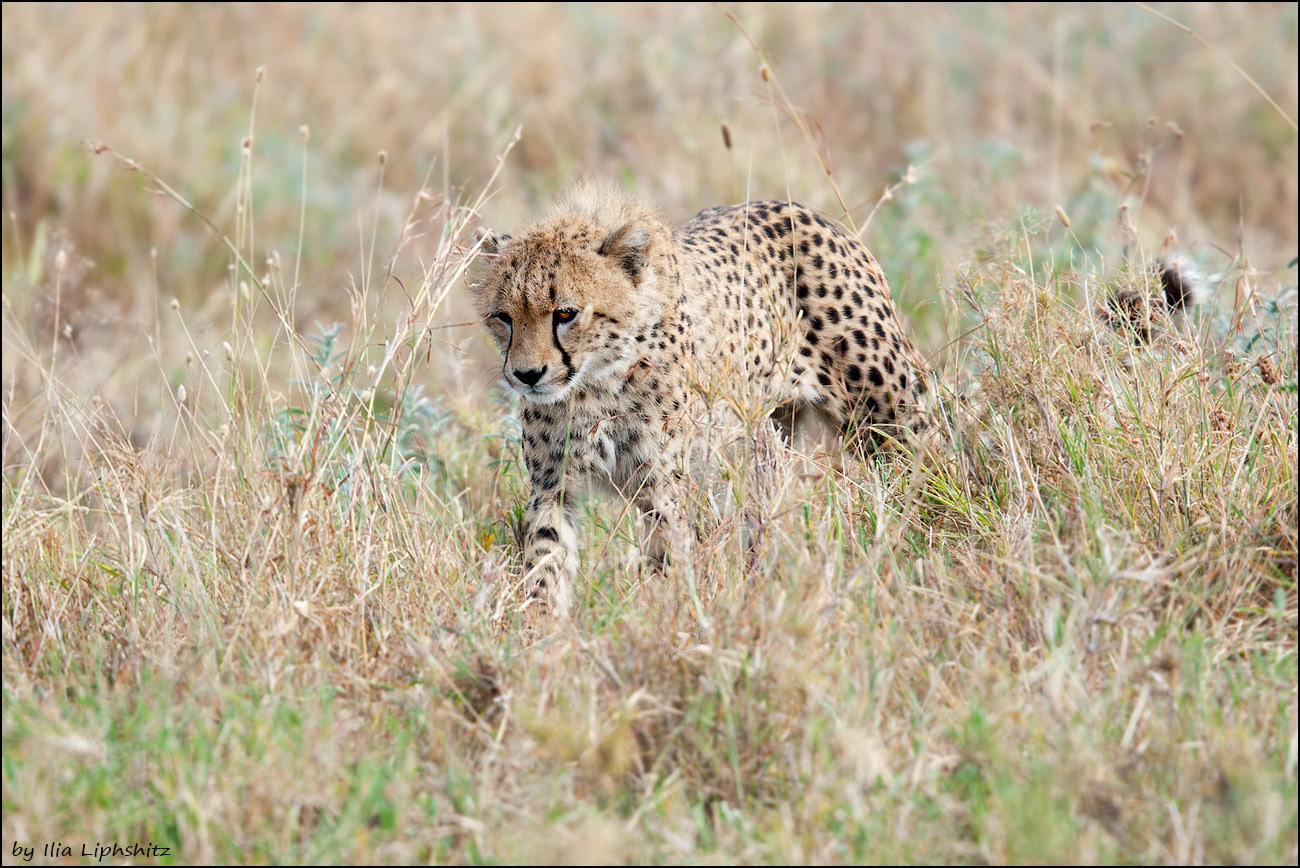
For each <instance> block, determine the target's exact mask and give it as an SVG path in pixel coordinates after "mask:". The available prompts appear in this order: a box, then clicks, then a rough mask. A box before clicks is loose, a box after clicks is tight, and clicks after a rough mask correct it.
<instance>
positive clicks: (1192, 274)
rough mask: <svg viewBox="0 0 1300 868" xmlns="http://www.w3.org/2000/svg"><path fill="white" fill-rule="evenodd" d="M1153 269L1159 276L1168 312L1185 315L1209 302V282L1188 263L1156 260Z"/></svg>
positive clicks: (1174, 260) (1173, 260)
mask: <svg viewBox="0 0 1300 868" xmlns="http://www.w3.org/2000/svg"><path fill="white" fill-rule="evenodd" d="M1153 269H1154V270H1155V272H1156V273H1157V274H1158V275H1159V276H1160V288H1161V289H1163V290H1164V293H1165V303H1166V304H1168V305H1169V309H1170V310H1173V311H1182V312H1184V313H1185V312H1186V311H1188V310H1190V309H1191V308H1193V307H1195V306H1196V305H1198V304H1203V303H1204V302H1206V301H1209V298H1210V282H1209V281H1208V280H1207V279H1206V278H1205V276H1204V275H1203V274H1201V273H1200V272H1199V271H1197V270H1196V268H1195V267H1194V266H1193V265H1191V264H1190V263H1187V262H1182V261H1180V260H1178V259H1158V260H1156V263H1155V265H1154V266H1153Z"/></svg>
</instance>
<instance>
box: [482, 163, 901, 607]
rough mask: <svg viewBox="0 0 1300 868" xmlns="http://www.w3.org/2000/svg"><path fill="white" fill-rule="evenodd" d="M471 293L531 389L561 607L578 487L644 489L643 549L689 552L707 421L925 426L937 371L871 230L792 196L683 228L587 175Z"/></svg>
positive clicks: (653, 553) (505, 243)
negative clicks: (834, 219)
mask: <svg viewBox="0 0 1300 868" xmlns="http://www.w3.org/2000/svg"><path fill="white" fill-rule="evenodd" d="M483 252H484V254H485V256H484V258H483V260H482V264H481V265H479V267H478V274H477V279H476V280H475V281H474V284H473V289H474V294H475V299H476V302H477V304H478V307H479V311H480V313H481V314H482V315H483V316H484V317H485V318H486V320H487V323H488V327H489V330H490V331H491V333H492V335H493V337H494V339H495V340H496V342H497V345H498V347H499V348H500V349H501V351H502V354H503V356H504V364H503V368H502V374H503V378H504V379H505V381H506V382H507V383H508V384H509V385H510V386H511V388H513V389H514V390H515V391H517V392H519V394H520V395H521V397H522V398H523V403H522V408H521V414H520V415H521V421H522V425H523V434H524V459H525V462H526V464H527V466H528V473H529V479H530V484H531V486H532V496H531V497H530V500H529V504H528V508H527V509H526V511H525V525H526V527H525V537H526V538H525V555H526V558H527V563H528V569H529V573H530V576H531V577H532V579H533V581H534V585H535V587H543V586H544V587H546V588H547V589H548V592H549V596H550V599H551V604H552V607H553V608H554V609H555V610H556V611H557V612H559V613H566V612H567V610H568V607H569V605H570V601H571V600H572V596H573V595H572V578H573V576H574V575H575V574H576V570H577V563H578V552H577V543H576V535H575V533H574V529H573V507H574V498H575V496H576V495H577V494H578V493H579V492H580V491H583V490H585V489H587V488H588V487H590V486H591V485H593V484H594V485H596V486H597V487H601V488H605V489H609V490H613V491H616V492H619V493H621V494H622V495H623V496H624V497H628V498H631V499H632V500H633V501H634V502H635V503H636V504H637V506H638V507H640V509H641V512H642V516H643V518H644V520H645V523H646V527H647V531H648V533H647V553H648V555H649V557H650V559H651V561H652V563H656V564H660V565H662V564H663V563H665V562H666V561H668V560H669V559H670V558H672V557H674V556H681V555H682V554H683V551H684V546H685V544H686V538H687V534H686V533H685V517H684V515H683V514H682V511H681V509H680V506H679V505H678V498H677V494H678V493H679V491H680V488H681V485H682V484H683V481H684V480H689V479H691V478H693V476H694V475H695V474H697V473H698V471H699V469H700V468H701V466H702V463H703V461H704V459H703V455H704V452H705V451H707V450H706V448H705V447H706V444H707V442H708V434H709V431H710V430H711V429H716V428H717V427H718V426H719V425H723V424H726V420H727V419H728V418H730V419H733V420H734V419H736V418H739V417H745V418H752V416H753V412H754V411H757V412H773V411H776V412H775V414H774V415H775V417H776V418H777V419H778V421H781V422H784V423H786V424H787V425H788V424H792V423H793V420H795V419H797V418H802V417H807V416H810V415H812V416H818V417H821V418H823V419H825V420H827V421H829V422H830V423H832V424H833V425H834V426H835V427H836V428H838V430H840V431H841V432H843V433H844V434H845V435H846V436H848V437H849V438H850V439H851V440H852V441H854V442H855V443H858V444H860V445H863V446H870V445H874V444H875V443H878V442H880V441H882V440H890V439H896V438H901V437H905V436H906V435H907V433H908V432H909V431H914V430H917V429H918V428H919V427H921V421H920V416H919V414H918V413H917V412H916V407H917V403H918V400H919V398H920V395H921V393H922V392H924V391H925V388H926V383H925V376H926V369H925V365H924V363H923V362H922V361H921V360H920V359H919V357H918V356H917V355H916V353H915V352H914V351H913V350H912V347H911V344H910V343H909V342H908V340H907V338H906V336H905V335H904V334H903V332H902V329H901V328H900V326H899V323H898V320H897V317H896V315H895V313H894V308H893V302H892V299H891V298H890V294H889V288H888V284H887V283H886V281H885V278H884V275H883V274H882V273H881V271H880V268H879V266H878V265H877V264H876V262H875V260H874V259H873V258H872V256H871V254H870V253H869V252H868V251H867V249H866V248H865V247H864V246H863V245H862V243H861V242H860V241H858V239H857V238H856V237H854V236H852V235H850V234H848V233H845V232H843V231H842V230H840V229H839V228H837V227H836V226H834V225H833V224H832V223H831V222H830V221H828V220H827V219H826V218H824V217H823V216H822V215H820V214H818V213H816V212H814V211H812V210H810V209H808V208H805V207H803V206H800V205H795V204H791V203H786V202H751V203H747V204H742V205H733V206H724V207H719V208H711V209H709V210H707V211H704V212H701V213H700V214H699V215H697V216H696V217H695V218H694V219H693V220H691V221H690V222H688V223H686V224H684V225H683V226H679V227H677V228H676V229H675V230H670V229H669V228H668V226H667V225H665V224H664V222H663V221H662V220H661V219H660V218H659V217H658V215H657V214H656V213H655V212H654V211H653V210H652V209H650V208H649V207H647V206H645V205H644V204H642V203H640V202H637V201H635V200H633V199H631V198H629V197H627V196H625V195H623V194H621V193H619V192H617V191H616V190H613V189H612V188H609V187H603V186H599V185H590V184H588V185H583V186H580V187H578V188H576V189H575V190H573V191H572V192H570V193H569V194H568V195H566V196H565V197H563V198H562V199H561V200H560V202H559V203H558V204H557V206H556V207H555V209H554V210H553V211H552V212H551V213H550V214H549V215H548V216H547V217H545V218H543V219H542V220H540V221H538V222H537V223H536V224H534V225H532V226H530V227H528V228H527V229H525V230H524V231H523V232H521V233H520V234H519V235H518V236H517V237H515V238H508V237H505V236H500V235H496V234H494V233H487V234H486V235H485V236H484V238H483Z"/></svg>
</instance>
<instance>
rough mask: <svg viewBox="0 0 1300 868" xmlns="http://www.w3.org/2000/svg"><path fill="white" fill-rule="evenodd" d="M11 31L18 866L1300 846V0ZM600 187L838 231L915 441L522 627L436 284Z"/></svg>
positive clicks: (492, 407) (225, 22) (627, 543)
mask: <svg viewBox="0 0 1300 868" xmlns="http://www.w3.org/2000/svg"><path fill="white" fill-rule="evenodd" d="M2 15H3V93H4V103H3V198H4V223H5V225H4V230H3V269H2V270H3V368H2V377H3V379H2V383H0V388H2V390H3V396H4V397H3V400H4V403H3V408H4V429H3V456H4V457H3V534H4V537H3V605H2V607H0V608H2V612H0V619H2V620H0V628H2V636H0V640H2V643H3V763H2V768H0V773H2V774H3V820H2V826H3V853H4V860H5V862H6V863H21V862H23V861H24V853H23V851H22V849H21V848H29V849H31V850H32V852H33V858H32V861H35V862H43V863H50V862H73V863H75V862H86V861H94V848H95V846H96V845H108V846H110V847H111V846H112V845H114V844H116V845H119V846H122V847H126V846H128V845H131V844H138V845H143V846H145V847H148V846H149V845H151V844H152V845H156V846H158V847H163V848H169V852H170V855H169V856H165V857H153V856H150V855H149V853H148V852H146V853H144V854H143V855H137V856H135V857H134V858H131V857H129V856H118V857H117V860H118V861H139V862H184V863H190V862H193V863H223V862H290V863H292V862H312V863H335V862H341V863H361V864H367V863H403V862H439V863H441V862H457V863H462V862H471V863H508V862H515V861H524V862H573V861H595V862H628V863H632V862H635V863H699V862H725V863H742V862H743V863H774V864H783V863H790V862H793V863H798V862H829V863H851V862H966V863H985V862H1040V861H1047V862H1064V863H1080V862H1081V863H1095V862H1144V863H1202V862H1212V863H1225V862H1234V863H1288V864H1295V862H1296V859H1297V797H1296V787H1297V736H1296V730H1297V659H1296V640H1297V590H1296V566H1297V505H1296V504H1297V485H1296V474H1297V470H1296V462H1297V403H1296V401H1297V385H1296V384H1297V379H1296V369H1297V368H1296V366H1297V355H1296V348H1297V340H1296V262H1295V257H1296V254H1297V212H1298V210H1300V208H1298V207H1297V206H1298V203H1297V160H1298V151H1297V133H1296V126H1295V118H1296V116H1297V10H1296V6H1295V5H1294V4H1286V5H1253V4H1252V5H1247V4H1231V5H1226V4H1225V5H1192V6H1182V5H1170V6H1163V5H1162V6H1160V7H1158V8H1156V9H1148V8H1146V7H1143V6H1136V5H1131V6H1121V5H1108V6H1102V7H1093V6H1086V5H1081V4H1069V5H1064V4H1062V5H1052V6H1047V5H1028V6H1024V5H997V6H964V7H948V6H922V7H918V6H906V5H904V6H891V7H871V6H868V7H860V6H837V5H829V4H817V5H803V4H800V5H790V6H777V5H770V6H764V5H754V6H745V5H738V6H734V7H720V6H713V5H686V4H673V5H671V6H604V5H585V4H584V5H574V6H551V5H531V6H520V7H508V6H502V5H500V4H485V5H468V4H467V5H446V6H442V5H439V6H432V7H420V6H408V5H402V6H400V7H396V6H394V7H390V6H378V5H369V4H367V5H356V6H334V5H323V4H317V5H310V6H279V5H271V4H267V5H261V4H259V5H247V6H244V5H225V4H222V5H202V6H189V5H182V6H171V5H169V6H160V7H153V6H136V5H129V6H118V5H111V4H94V5H84V6H81V5H62V4H61V5H54V4H48V5H47V4H16V3H6V4H4V7H3V13H2ZM733 16H734V17H733ZM1166 16H1167V17H1166ZM1170 19H1173V20H1170ZM584 174H587V175H593V176H597V177H605V178H610V179H612V180H614V181H615V182H617V183H619V184H622V185H623V186H625V187H627V188H628V189H630V190H633V191H635V192H636V193H637V194H639V195H641V196H644V197H645V198H647V199H649V200H651V201H653V202H654V203H656V204H657V205H658V206H660V207H661V208H662V210H663V212H664V214H665V215H666V216H668V217H669V218H670V219H671V220H673V221H674V222H677V221H681V220H685V219H687V218H689V217H690V216H691V215H693V214H694V213H695V212H696V211H698V210H699V209H701V208H704V207H706V206H710V205H715V204H720V203H726V202H733V201H741V200H744V199H745V198H746V197H749V198H768V197H778V198H786V197H789V198H792V199H795V200H798V201H802V202H805V203H807V204H810V205H814V206H817V207H819V208H822V209H824V210H825V212H826V213H827V214H828V215H829V216H831V217H834V218H835V219H838V220H841V221H842V222H844V223H845V224H846V225H850V226H852V227H854V228H855V229H857V230H859V231H860V232H861V233H862V236H863V238H864V240H866V241H867V243H868V244H869V245H870V247H871V248H872V249H873V250H874V251H875V252H876V254H877V255H878V257H879V259H880V260H881V263H882V265H883V266H884V269H885V271H886V273H887V274H888V276H889V279H890V281H891V283H892V284H893V286H894V293H895V297H896V298H897V300H898V303H899V307H900V310H901V311H902V312H903V314H904V316H905V319H906V321H907V323H908V325H909V327H910V328H911V329H912V330H913V332H914V333H915V335H916V343H917V345H918V347H919V348H920V349H921V350H922V351H923V352H924V354H925V355H926V356H927V357H929V358H931V359H932V360H933V362H934V364H935V366H936V367H937V369H938V370H939V383H940V384H941V386H940V389H939V391H940V393H941V395H942V396H943V397H944V398H945V400H944V402H943V405H942V415H941V418H942V419H943V420H944V426H945V428H946V431H947V436H946V446H941V447H939V448H934V449H930V450H925V449H922V450H920V451H918V452H917V453H915V454H906V453H898V452H891V453H887V454H880V455H877V456H873V457H870V458H866V459H863V458H861V457H858V456H857V455H856V454H853V453H848V454H829V455H828V454H812V455H808V454H796V453H795V452H794V451H792V450H791V449H789V448H788V447H787V446H785V445H784V444H783V443H781V442H780V441H779V440H777V439H775V438H774V437H773V436H772V432H771V430H770V428H769V427H768V426H767V425H766V424H765V423H759V424H755V425H753V426H752V428H751V430H750V431H749V438H748V443H747V445H746V446H745V447H744V448H740V449H737V450H734V451H733V452H731V453H728V455H727V456H726V457H725V459H723V460H722V466H721V467H720V468H719V472H720V474H721V475H722V478H723V479H724V480H725V482H726V484H725V486H724V487H723V490H721V491H717V490H712V491H701V492H700V493H699V496H698V497H696V498H695V499H694V500H693V501H691V502H689V503H686V504H684V505H683V506H684V508H685V509H686V510H687V514H688V515H691V516H694V517H696V518H698V519H700V527H705V526H708V527H711V528H713V529H712V530H711V531H710V532H709V533H708V534H707V535H705V536H704V537H703V538H702V539H700V541H699V544H698V545H697V546H696V547H695V548H694V549H693V552H692V556H691V558H690V562H689V563H681V564H674V565H673V566H672V567H671V568H670V570H669V573H668V575H667V576H664V577H658V576H656V575H655V574H653V573H650V572H643V571H642V570H641V569H640V568H639V563H640V558H639V552H638V542H637V534H636V528H635V516H634V515H632V514H631V512H632V511H631V510H630V509H629V508H627V506H626V505H625V504H622V503H618V502H614V501H604V500H596V501H592V502H591V503H590V504H588V505H587V506H586V507H585V509H584V511H583V512H582V514H581V521H580V526H581V531H582V534H583V537H584V540H585V542H584V546H583V562H582V566H581V572H580V585H579V594H578V603H577V605H576V607H575V613H574V617H573V619H572V622H571V623H569V624H562V623H555V622H553V621H549V620H547V619H546V618H545V617H544V616H539V614H538V612H537V611H536V609H535V607H533V606H530V605H529V599H528V597H527V595H526V594H525V593H524V592H523V590H522V588H521V587H520V572H521V566H522V564H521V554H520V550H519V545H518V542H517V539H516V527H517V524H518V521H519V516H520V513H521V511H522V507H523V503H524V500H525V498H526V496H527V495H526V491H527V480H526V476H525V474H524V472H523V469H522V467H521V459H520V448H519V439H518V438H519V428H518V423H517V416H516V413H517V406H516V404H515V403H514V402H513V401H512V399H511V398H510V397H509V396H508V395H507V394H506V393H505V392H504V391H502V390H501V389H500V388H499V387H498V386H497V385H496V373H497V366H498V364H499V362H498V361H497V357H496V356H495V353H494V351H493V350H492V349H491V348H490V345H489V341H488V337H487V334H486V332H485V330H484V329H483V328H482V326H480V325H478V324H475V323H473V322H470V321H469V320H470V319H471V314H470V312H469V304H468V298H467V293H466V291H465V288H464V283H463V279H464V272H465V268H466V265H467V258H468V256H469V254H470V252H471V245H472V241H471V239H472V230H473V228H474V227H476V226H478V225H480V224H489V225H492V226H495V227H497V228H500V229H503V230H507V231H509V230H512V229H515V228H517V227H518V226H519V225H520V224H521V223H522V222H524V221H526V220H527V219H529V218H530V217H532V216H534V215H536V214H537V213H538V211H539V210H540V209H541V208H543V207H544V206H545V203H546V202H547V201H548V200H549V199H550V198H551V197H552V196H554V195H555V193H556V192H557V191H558V190H559V189H561V188H562V187H563V186H564V185H565V184H567V183H569V182H570V181H572V180H574V179H576V178H577V177H579V176H581V175H584ZM1171 254H1176V255H1178V256H1181V257H1183V258H1184V259H1185V260H1186V261H1188V262H1191V263H1195V264H1196V265H1198V266H1199V268H1200V269H1201V271H1202V272H1204V273H1205V274H1206V275H1207V276H1208V280H1209V284H1210V288H1211V289H1212V298H1211V301H1210V302H1209V303H1208V304H1207V305H1205V306H1203V307H1202V308H1201V309H1200V310H1198V311H1197V313H1196V314H1195V315H1193V316H1192V317H1191V318H1189V319H1187V320H1185V321H1171V320H1169V319H1167V318H1166V317H1163V316H1162V315H1161V314H1160V311H1159V310H1158V309H1157V310H1153V311H1148V310H1145V309H1142V310H1139V311H1138V313H1139V314H1140V315H1141V316H1143V317H1145V316H1147V315H1149V316H1150V317H1151V318H1152V321H1151V322H1150V323H1147V322H1146V321H1145V320H1144V321H1143V322H1142V323H1140V324H1139V328H1137V329H1128V330H1126V329H1125V328H1120V329H1116V328H1113V327H1112V326H1111V325H1106V324H1103V323H1102V322H1101V321H1100V317H1099V316H1098V313H1099V312H1100V311H1102V310H1104V309H1105V308H1106V301H1105V300H1106V298H1107V297H1109V296H1110V295H1112V294H1114V293H1121V294H1128V295H1129V296H1130V297H1134V298H1139V299H1141V298H1144V297H1145V296H1146V295H1148V294H1149V291H1150V290H1151V289H1152V286H1151V280H1150V278H1149V276H1148V270H1147V265H1148V264H1149V263H1150V262H1151V261H1153V260H1154V259H1155V258H1156V257H1158V256H1161V255H1171ZM1139 307H1141V305H1139ZM1111 319H1112V321H1117V319H1118V318H1117V317H1115V316H1112V317H1111ZM1112 324H1114V323H1112ZM1138 331H1141V332H1143V333H1146V334H1147V335H1148V336H1149V338H1150V340H1149V341H1147V342H1141V341H1139V340H1137V335H1136V332H1138ZM55 842H57V843H58V845H59V846H66V847H68V848H69V852H70V854H71V855H67V856H65V855H62V851H61V850H57V849H56V850H55V851H54V853H53V855H51V854H50V852H49V851H47V850H46V848H47V845H50V844H53V843H55ZM83 847H84V848H85V850H86V852H87V853H90V854H91V855H90V856H88V857H85V858H83V857H82V856H81V853H82V848H83Z"/></svg>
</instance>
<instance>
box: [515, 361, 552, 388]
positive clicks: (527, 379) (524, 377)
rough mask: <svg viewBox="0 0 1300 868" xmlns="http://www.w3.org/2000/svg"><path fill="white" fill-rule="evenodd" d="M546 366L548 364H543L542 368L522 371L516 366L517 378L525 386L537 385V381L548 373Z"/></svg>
mask: <svg viewBox="0 0 1300 868" xmlns="http://www.w3.org/2000/svg"><path fill="white" fill-rule="evenodd" d="M546 367H547V366H546V365H542V366H541V367H540V368H533V369H532V370H531V371H521V370H519V369H518V368H516V369H515V379H516V380H518V381H519V382H521V383H523V384H524V385H525V386H536V385H537V382H538V381H539V380H541V379H542V374H545V373H546Z"/></svg>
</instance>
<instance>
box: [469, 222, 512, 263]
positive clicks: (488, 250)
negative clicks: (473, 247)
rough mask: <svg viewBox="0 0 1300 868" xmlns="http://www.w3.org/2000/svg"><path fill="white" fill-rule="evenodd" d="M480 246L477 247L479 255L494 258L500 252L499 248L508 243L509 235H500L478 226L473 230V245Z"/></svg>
mask: <svg viewBox="0 0 1300 868" xmlns="http://www.w3.org/2000/svg"><path fill="white" fill-rule="evenodd" d="M480 242H482V246H481V247H479V253H485V254H487V255H488V256H495V255H496V254H498V253H500V252H501V248H502V247H505V246H506V245H507V244H509V243H510V236H509V235H502V234H501V233H500V232H496V231H493V230H491V229H489V228H487V227H486V226H480V227H479V228H477V229H475V230H474V243H475V244H479V243H480Z"/></svg>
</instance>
